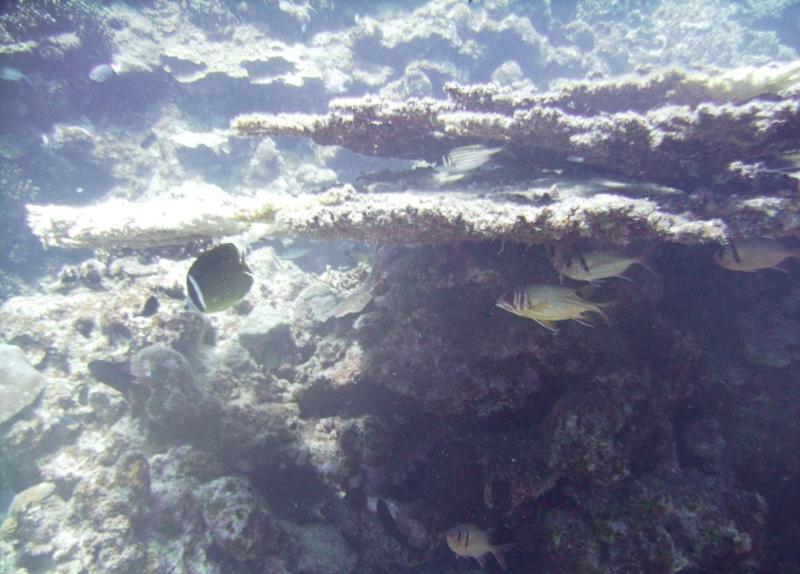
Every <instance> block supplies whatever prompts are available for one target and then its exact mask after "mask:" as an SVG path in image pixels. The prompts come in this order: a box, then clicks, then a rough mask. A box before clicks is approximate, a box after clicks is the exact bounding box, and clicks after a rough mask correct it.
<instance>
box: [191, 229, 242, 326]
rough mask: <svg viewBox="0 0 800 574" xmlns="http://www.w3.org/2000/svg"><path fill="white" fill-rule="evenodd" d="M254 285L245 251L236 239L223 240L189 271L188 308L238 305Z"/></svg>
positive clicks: (215, 309)
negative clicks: (225, 241)
mask: <svg viewBox="0 0 800 574" xmlns="http://www.w3.org/2000/svg"><path fill="white" fill-rule="evenodd" d="M252 286H253V273H252V272H251V271H250V268H249V267H248V266H247V262H246V261H245V259H244V253H243V252H242V251H241V250H240V249H239V248H238V247H237V246H236V245H234V244H233V243H223V244H221V245H218V246H216V247H214V248H212V249H209V250H208V251H205V252H203V253H201V254H200V256H199V257H198V258H197V259H196V260H195V262H194V263H192V266H191V267H190V268H189V273H188V274H187V275H186V290H187V293H188V297H187V300H186V308H187V309H188V310H190V311H198V312H200V313H216V312H218V311H223V310H225V309H227V308H228V307H231V306H232V305H235V304H236V303H238V302H239V301H241V300H242V298H244V296H245V295H247V293H248V292H249V291H250V288H251V287H252Z"/></svg>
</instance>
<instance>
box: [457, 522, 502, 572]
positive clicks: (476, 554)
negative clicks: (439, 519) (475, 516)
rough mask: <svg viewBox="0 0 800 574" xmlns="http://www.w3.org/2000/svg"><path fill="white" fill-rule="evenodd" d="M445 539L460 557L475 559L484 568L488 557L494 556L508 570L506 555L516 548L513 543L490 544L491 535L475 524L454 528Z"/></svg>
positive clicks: (460, 525)
mask: <svg viewBox="0 0 800 574" xmlns="http://www.w3.org/2000/svg"><path fill="white" fill-rule="evenodd" d="M445 539H446V540H447V545H448V546H449V547H450V550H452V551H453V552H455V553H456V554H457V555H458V556H463V557H465V558H467V557H468V558H474V559H475V560H477V561H478V563H479V564H480V565H481V566H482V567H484V568H486V555H487V554H492V555H493V556H494V558H495V560H497V563H498V564H500V566H501V567H502V568H503V570H508V564H507V563H506V559H505V556H504V553H505V552H506V551H507V550H509V549H510V548H512V547H513V546H515V544H513V543H511V544H501V545H499V546H495V545H494V544H492V543H491V542H489V533H488V532H486V531H485V530H481V529H480V528H478V527H477V526H475V525H474V524H459V525H458V526H454V527H453V528H451V529H450V530H448V531H447V533H446V534H445Z"/></svg>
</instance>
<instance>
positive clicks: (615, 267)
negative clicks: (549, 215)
mask: <svg viewBox="0 0 800 574" xmlns="http://www.w3.org/2000/svg"><path fill="white" fill-rule="evenodd" d="M550 262H551V263H552V264H553V267H554V268H555V270H556V271H558V274H559V277H560V279H561V280H562V281H563V279H564V277H569V278H570V279H574V280H575V281H589V282H599V281H601V280H603V279H608V278H609V277H619V278H620V279H625V280H627V281H630V279H628V278H627V277H625V276H624V275H623V273H625V271H627V270H628V268H629V267H630V266H631V265H641V266H642V267H644V268H645V269H647V270H648V271H649V272H650V273H652V274H653V275H656V276H658V272H657V271H656V270H655V268H654V267H653V265H652V264H651V263H650V261H648V259H647V257H646V256H637V257H629V256H627V255H622V254H620V253H615V252H614V251H587V252H584V253H577V254H574V255H568V254H566V253H564V252H562V251H561V250H558V249H555V250H553V252H552V254H551V256H550Z"/></svg>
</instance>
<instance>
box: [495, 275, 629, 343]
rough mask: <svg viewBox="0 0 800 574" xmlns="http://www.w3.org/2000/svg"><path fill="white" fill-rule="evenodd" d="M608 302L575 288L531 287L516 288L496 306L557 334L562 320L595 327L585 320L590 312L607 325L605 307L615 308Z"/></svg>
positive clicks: (557, 286) (554, 286) (555, 286)
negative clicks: (593, 298) (599, 317)
mask: <svg viewBox="0 0 800 574" xmlns="http://www.w3.org/2000/svg"><path fill="white" fill-rule="evenodd" d="M613 304H614V302H609V303H594V302H592V301H588V300H586V299H584V298H583V297H581V296H580V295H579V294H578V291H577V290H576V289H570V288H569V287H562V286H560V285H530V286H528V287H522V288H520V289H515V290H514V291H511V292H509V293H506V294H505V295H503V296H502V297H501V298H500V299H499V300H498V301H497V306H498V307H500V308H501V309H503V310H505V311H508V312H509V313H513V314H514V315H519V316H520V317H525V318H526V319H531V320H533V321H536V322H537V323H539V324H540V325H541V326H542V327H544V328H546V329H550V330H551V331H553V332H554V333H558V329H557V328H556V325H555V324H556V323H557V322H559V321H570V320H572V321H576V322H578V323H580V324H581V325H586V326H587V327H594V325H593V324H592V323H589V322H587V321H586V318H587V315H588V314H589V313H596V314H597V315H600V316H601V317H602V318H603V319H604V320H605V321H606V323H608V316H607V315H606V314H605V312H604V311H603V307H608V306H610V305H613Z"/></svg>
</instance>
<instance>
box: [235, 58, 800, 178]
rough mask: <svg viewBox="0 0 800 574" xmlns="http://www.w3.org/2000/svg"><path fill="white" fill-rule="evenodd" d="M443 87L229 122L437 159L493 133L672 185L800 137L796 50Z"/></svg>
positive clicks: (517, 145) (257, 133) (259, 131)
mask: <svg viewBox="0 0 800 574" xmlns="http://www.w3.org/2000/svg"><path fill="white" fill-rule="evenodd" d="M446 91H447V93H448V96H449V99H448V100H434V99H430V98H423V99H414V98H412V99H409V100H406V101H405V102H397V101H392V100H386V99H382V98H379V97H376V96H366V97H363V98H354V99H340V100H335V101H333V102H332V103H331V104H330V109H329V112H328V113H327V114H326V115H323V116H314V115H292V116H287V115H268V114H246V115H242V116H239V117H237V118H235V119H234V120H233V123H232V126H233V129H234V130H235V131H236V132H237V133H238V134H239V135H242V136H253V137H263V136H267V135H281V134H288V135H302V136H307V137H310V138H311V139H313V140H314V141H315V142H317V143H320V144H325V145H341V146H344V147H347V148H349V149H351V150H353V151H356V152H358V153H363V154H367V155H376V156H388V157H408V158H413V157H426V158H428V159H434V158H436V157H437V156H438V154H439V153H441V151H442V150H443V148H445V147H446V146H448V145H450V146H452V145H457V144H458V143H460V142H464V141H470V140H472V141H474V140H484V141H486V140H490V141H496V142H502V143H507V144H510V145H512V146H513V149H515V151H520V152H521V153H522V154H524V153H531V155H532V156H533V157H532V159H533V160H535V159H536V158H535V151H534V150H548V151H550V152H556V153H557V154H560V155H562V156H564V157H566V156H579V157H581V158H583V159H584V161H585V162H586V163H589V164H591V165H594V166H597V167H603V168H608V169H612V170H614V171H617V172H619V173H622V174H625V175H628V176H632V177H641V178H645V179H650V180H653V181H660V182H663V183H667V184H673V185H674V184H676V183H679V182H685V181H686V178H687V176H688V177H689V178H692V179H696V180H697V181H700V182H707V181H710V180H711V179H712V176H714V175H718V174H723V173H725V171H726V170H727V166H728V164H729V163H731V162H733V161H742V160H745V159H748V158H752V157H762V156H765V155H766V156H768V155H770V154H777V153H780V152H782V151H785V150H787V149H794V148H796V147H797V146H798V144H799V143H800V130H798V125H800V60H798V61H795V62H791V63H789V64H784V65H782V66H777V67H763V68H754V67H747V68H741V69H735V70H731V71H728V72H726V73H723V74H718V75H713V74H710V73H709V74H701V73H687V72H685V71H680V70H669V71H665V72H660V73H655V74H652V75H650V76H648V77H646V78H640V77H636V76H631V77H625V78H622V79H616V80H606V81H571V82H564V83H563V84H562V85H561V86H560V87H558V88H556V89H554V90H553V91H549V92H544V93H537V92H532V91H522V92H515V91H511V90H509V89H508V88H502V87H500V86H498V85H495V84H490V85H484V86H459V85H457V84H448V85H447V87H446ZM522 159H524V157H523V158H522ZM795 187H796V186H795Z"/></svg>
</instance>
